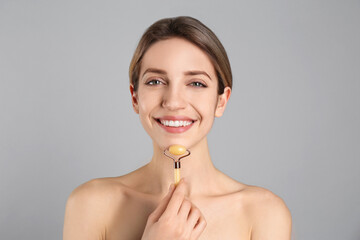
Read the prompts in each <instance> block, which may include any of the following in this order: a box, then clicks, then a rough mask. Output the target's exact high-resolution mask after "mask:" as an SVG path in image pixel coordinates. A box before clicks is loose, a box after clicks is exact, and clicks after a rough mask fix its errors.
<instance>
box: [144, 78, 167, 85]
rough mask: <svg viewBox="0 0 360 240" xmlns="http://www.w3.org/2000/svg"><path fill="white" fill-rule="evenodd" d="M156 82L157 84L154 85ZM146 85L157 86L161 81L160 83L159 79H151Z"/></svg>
mask: <svg viewBox="0 0 360 240" xmlns="http://www.w3.org/2000/svg"><path fill="white" fill-rule="evenodd" d="M155 82H157V83H155ZM145 84H146V85H159V84H163V82H162V81H160V80H159V79H152V80H150V81H148V82H147V83H145Z"/></svg>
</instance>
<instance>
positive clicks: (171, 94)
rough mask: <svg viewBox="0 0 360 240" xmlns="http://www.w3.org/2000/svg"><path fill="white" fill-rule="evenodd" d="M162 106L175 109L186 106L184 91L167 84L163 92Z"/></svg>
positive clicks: (171, 109)
mask: <svg viewBox="0 0 360 240" xmlns="http://www.w3.org/2000/svg"><path fill="white" fill-rule="evenodd" d="M162 107H164V108H166V109H168V110H170V111H176V110H180V109H184V108H185V107H186V101H185V99H184V93H183V92H182V91H181V89H180V88H178V87H176V86H169V87H168V88H167V90H166V91H165V93H164V96H163V101H162Z"/></svg>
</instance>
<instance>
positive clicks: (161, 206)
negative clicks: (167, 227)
mask: <svg viewBox="0 0 360 240" xmlns="http://www.w3.org/2000/svg"><path fill="white" fill-rule="evenodd" d="M174 190H175V185H174V184H171V185H170V188H169V192H168V193H167V194H166V196H165V197H164V198H163V199H162V200H161V202H160V203H159V205H158V206H157V207H156V209H155V210H154V211H153V212H152V213H151V215H150V216H149V219H151V220H152V221H153V222H156V221H158V220H159V218H160V217H161V215H162V214H163V213H164V211H165V209H166V207H167V205H168V203H169V201H170V199H171V195H172V194H173V192H174Z"/></svg>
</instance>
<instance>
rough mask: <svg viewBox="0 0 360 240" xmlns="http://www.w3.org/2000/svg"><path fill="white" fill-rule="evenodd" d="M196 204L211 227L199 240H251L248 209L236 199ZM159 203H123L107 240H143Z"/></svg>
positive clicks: (140, 201) (147, 201)
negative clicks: (149, 218)
mask: <svg viewBox="0 0 360 240" xmlns="http://www.w3.org/2000/svg"><path fill="white" fill-rule="evenodd" d="M193 203H194V204H195V205H196V206H197V207H198V208H199V209H200V211H201V212H202V214H203V215H204V217H205V219H206V222H207V226H206V228H205V230H204V232H203V233H202V235H201V237H200V238H199V240H218V239H219V240H220V239H227V240H248V239H250V237H249V236H250V234H249V231H250V224H249V221H248V219H247V216H246V209H244V207H243V206H242V204H241V202H236V198H235V197H233V196H227V197H219V198H209V199H198V200H193ZM156 206H157V202H154V201H151V200H149V199H145V198H132V199H129V201H127V202H126V204H122V207H121V209H119V211H118V212H117V213H116V214H114V216H113V219H112V220H111V224H110V226H109V227H108V229H107V236H106V239H111V240H120V239H129V240H132V239H134V240H135V239H136V240H139V239H141V236H142V233H143V231H144V229H145V226H146V221H147V218H148V216H149V215H150V213H151V212H152V211H153V210H154V209H155V208H156Z"/></svg>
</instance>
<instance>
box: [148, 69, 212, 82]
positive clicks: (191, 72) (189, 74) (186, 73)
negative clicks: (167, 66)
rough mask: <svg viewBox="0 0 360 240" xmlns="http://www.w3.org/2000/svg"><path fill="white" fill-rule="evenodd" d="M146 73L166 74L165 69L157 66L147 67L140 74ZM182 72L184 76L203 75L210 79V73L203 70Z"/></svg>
mask: <svg viewBox="0 0 360 240" xmlns="http://www.w3.org/2000/svg"><path fill="white" fill-rule="evenodd" d="M146 73H158V74H162V75H166V71H164V70H161V69H158V68H148V69H146V70H145V72H144V73H143V74H142V76H143V77H144V75H145V74H146ZM184 74H185V76H195V75H205V76H206V77H208V78H209V79H210V80H212V79H211V77H210V75H209V74H207V73H206V72H205V71H200V70H193V71H186V72H184Z"/></svg>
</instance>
